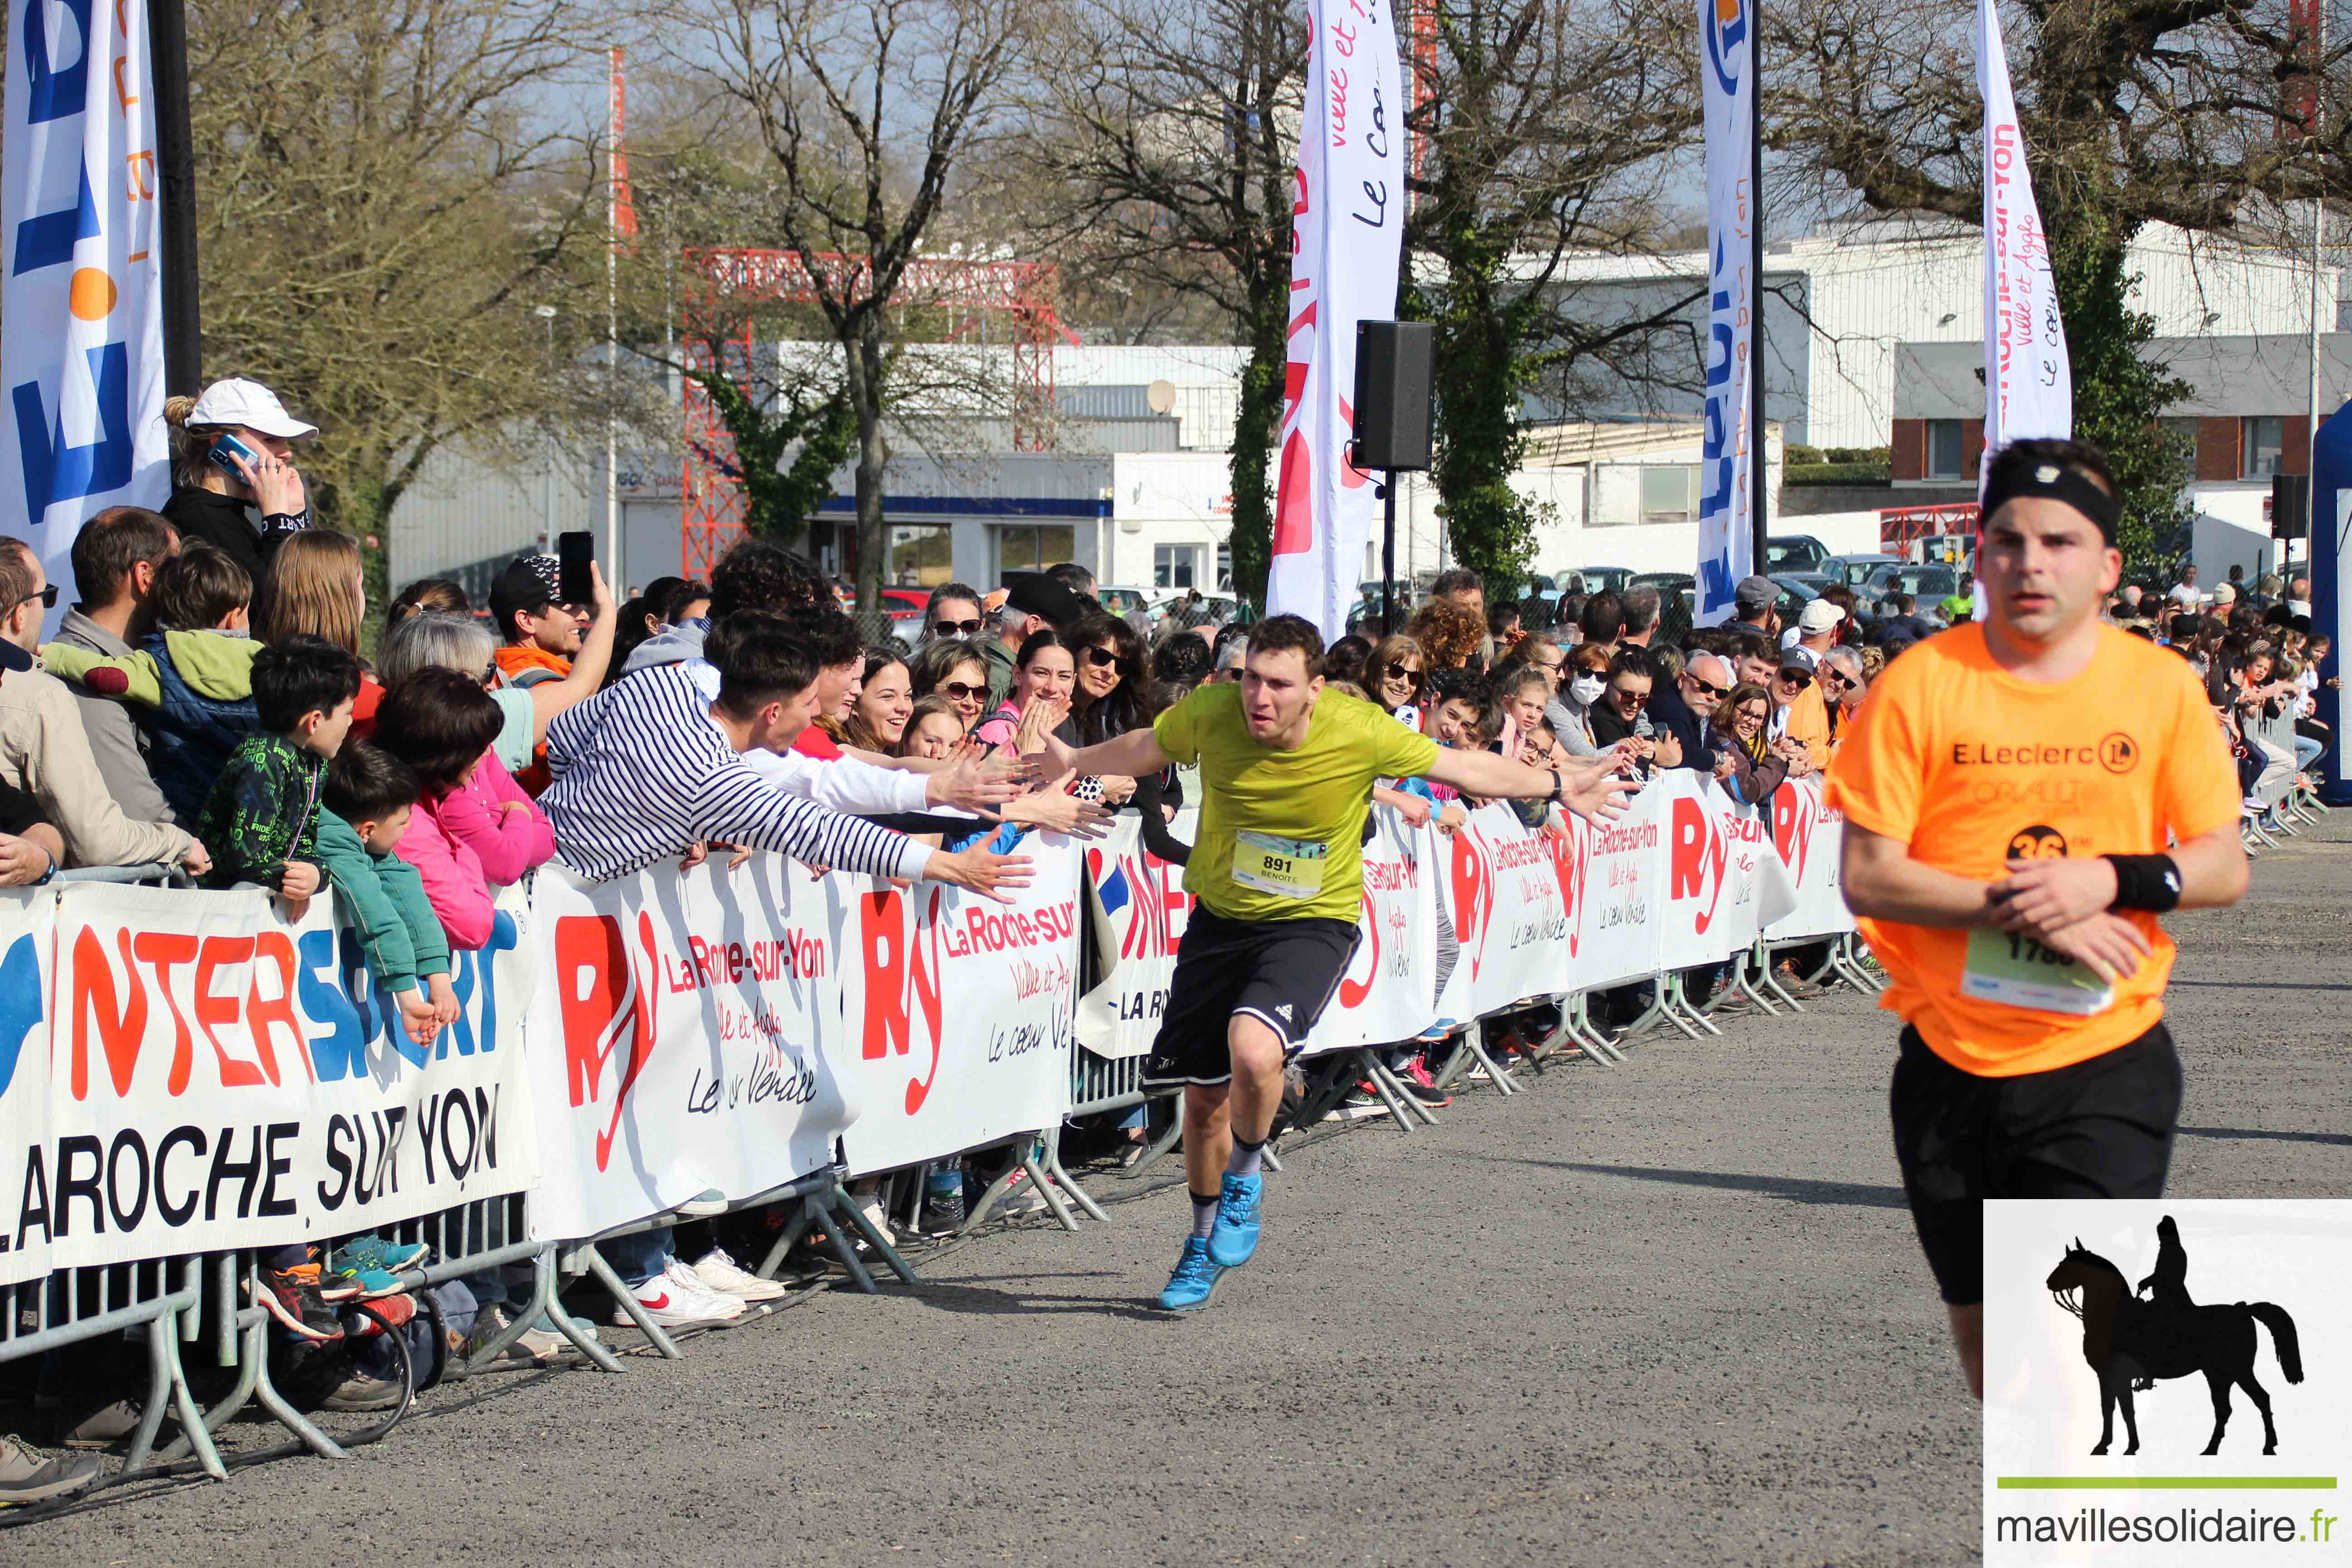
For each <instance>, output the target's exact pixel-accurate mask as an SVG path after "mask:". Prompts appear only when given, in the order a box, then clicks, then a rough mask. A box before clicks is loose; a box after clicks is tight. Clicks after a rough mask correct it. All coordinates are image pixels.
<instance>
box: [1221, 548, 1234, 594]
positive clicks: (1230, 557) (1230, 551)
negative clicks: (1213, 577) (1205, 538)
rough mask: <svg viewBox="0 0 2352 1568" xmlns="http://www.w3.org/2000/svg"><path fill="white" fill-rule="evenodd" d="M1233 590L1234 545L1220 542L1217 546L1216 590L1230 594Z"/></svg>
mask: <svg viewBox="0 0 2352 1568" xmlns="http://www.w3.org/2000/svg"><path fill="white" fill-rule="evenodd" d="M1233 591H1234V547H1233V546H1232V545H1230V544H1220V545H1218V546H1217V592H1218V593H1220V594H1230V593H1232V592H1233Z"/></svg>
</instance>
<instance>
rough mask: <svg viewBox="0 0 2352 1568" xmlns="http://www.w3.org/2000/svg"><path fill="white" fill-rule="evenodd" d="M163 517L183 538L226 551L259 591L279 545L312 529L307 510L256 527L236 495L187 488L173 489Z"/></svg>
mask: <svg viewBox="0 0 2352 1568" xmlns="http://www.w3.org/2000/svg"><path fill="white" fill-rule="evenodd" d="M163 518H164V521H167V522H169V523H170V524H171V525H172V526H173V528H176V529H178V530H179V531H180V537H181V538H182V539H201V540H203V541H204V542H205V543H207V544H212V545H217V546H218V547H219V548H220V549H221V550H223V551H225V552H227V555H228V558H229V559H230V560H232V561H234V562H236V563H237V564H238V565H240V566H242V567H244V568H245V570H246V574H247V575H248V576H250V577H251V578H252V579H253V585H254V588H255V589H256V590H257V591H258V590H259V588H260V587H261V580H262V578H264V577H265V576H267V575H268V572H269V558H270V557H271V556H273V555H275V554H277V553H278V543H279V542H280V541H282V540H284V539H285V537H286V536H287V535H288V534H289V533H299V532H301V531H303V530H304V529H306V528H308V527H310V509H309V508H307V507H306V508H304V509H303V510H301V511H299V512H295V513H291V514H289V513H284V512H280V513H278V515H276V516H274V517H266V518H263V519H262V520H261V523H260V525H259V526H258V527H256V526H255V524H254V521H253V518H254V513H253V509H252V508H251V507H249V506H247V505H246V503H245V502H243V501H241V500H237V499H236V497H235V496H225V495H221V494H218V493H217V492H215V491H213V490H207V489H190V488H185V487H184V488H182V489H175V490H173V492H172V499H171V500H167V501H165V502H164V503H163Z"/></svg>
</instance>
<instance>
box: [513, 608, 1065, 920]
mask: <svg viewBox="0 0 2352 1568" xmlns="http://www.w3.org/2000/svg"><path fill="white" fill-rule="evenodd" d="M703 651H704V657H705V658H707V659H708V660H709V662H710V664H711V665H712V666H713V667H715V668H717V669H718V671H719V694H718V696H717V698H716V699H715V700H713V699H710V698H708V697H705V696H704V695H703V693H702V691H701V690H700V689H698V686H697V684H696V681H695V679H694V677H693V675H692V674H691V673H690V672H689V671H688V670H687V669H685V668H681V667H676V666H673V667H669V668H661V669H652V670H646V671H644V672H642V673H640V674H636V675H633V676H631V677H629V678H628V679H626V680H624V681H622V682H620V683H619V684H618V685H615V686H611V687H607V688H606V689H604V690H603V691H602V692H599V693H598V694H597V695H596V696H594V697H592V698H590V699H589V700H587V701H585V702H583V703H581V704H580V705H579V706H577V707H575V708H572V709H571V710H568V711H567V712H565V713H563V714H562V715H561V716H560V717H559V718H558V719H557V720H556V721H555V722H553V723H552V724H551V725H549V726H548V731H547V756H548V764H549V769H550V772H551V774H552V775H553V776H552V782H551V783H550V784H549V785H548V787H547V791H546V793H545V794H543V795H541V796H540V805H541V806H542V807H543V808H545V810H546V812H547V815H548V816H549V818H550V819H551V821H553V823H554V825H555V850H556V856H557V858H559V859H561V860H562V863H563V864H564V865H565V866H567V867H569V868H572V870H575V871H577V872H579V873H580V874H582V875H583V876H586V877H593V878H595V879H598V880H600V881H603V880H608V879H612V878H615V877H625V876H628V875H630V874H632V873H633V872H636V871H641V870H643V869H644V868H646V867H647V866H650V865H652V864H654V863H655V862H656V861H657V860H663V859H667V858H673V857H681V856H688V855H691V854H692V853H694V852H695V851H696V850H697V849H698V847H701V846H703V845H705V844H708V843H710V842H712V841H714V840H716V841H722V842H725V843H728V844H732V845H736V846H739V847H743V848H747V849H773V850H776V851H778V852H779V853H781V854H786V855H790V856H792V857H793V858H795V859H799V860H803V861H806V862H808V863H809V864H811V865H817V866H826V867H831V868H835V869H837V870H844V871H857V872H865V873H868V874H871V875H874V876H880V877H898V878H904V879H916V878H928V879H930V880H932V881H936V882H946V883H949V884H950V885H951V886H954V887H959V888H964V889H970V890H971V891H973V892H977V893H982V894H984V895H986V896H987V897H989V898H992V899H995V900H998V901H999V902H1007V901H1010V900H1008V899H1007V898H1006V897H1005V895H1004V893H1003V892H1001V891H1000V890H999V889H1013V888H1019V887H1024V886H1026V885H1027V883H1028V881H1029V879H1030V869H1029V858H1028V857H1027V856H1025V855H1012V856H1008V855H992V854H990V853H989V852H988V851H987V849H986V848H985V847H982V845H978V844H975V845H974V846H972V847H970V848H967V849H964V850H962V851H961V852H959V853H956V854H952V855H950V854H948V853H946V852H944V851H942V850H938V849H932V848H929V847H926V846H924V845H922V844H919V843H918V842H916V841H915V840H914V839H911V838H908V837H906V836H905V835H904V834H900V833H894V832H892V831H890V830H889V829H888V828H885V827H877V826H874V825H873V824H871V823H867V822H862V821H860V820H858V819H857V818H856V817H854V816H843V815H841V814H840V813H838V812H835V811H829V810H827V809H825V808H824V806H821V805H817V804H815V803H814V801H811V800H808V799H806V798H805V797H803V796H802V795H793V794H791V793H788V792H787V791H785V790H783V789H781V788H779V787H778V786H777V785H776V784H774V783H772V782H771V781H770V780H767V779H764V778H761V776H760V775H759V774H758V773H756V772H754V771H753V770H752V768H751V765H750V764H749V763H746V762H745V761H744V759H743V753H744V752H751V751H754V750H757V751H766V752H782V751H784V750H786V749H787V748H788V747H790V746H791V745H792V743H793V739H794V737H796V736H797V735H799V733H800V732H801V731H803V729H805V728H807V726H808V724H809V722H810V721H812V720H813V719H814V717H815V714H816V706H817V699H816V678H817V669H816V665H815V661H814V657H813V656H812V655H811V654H810V652H809V650H808V648H807V647H806V646H805V645H804V644H803V643H802V642H801V641H800V640H799V639H798V638H796V637H793V635H792V633H791V630H790V628H789V627H788V626H787V625H786V623H785V622H784V621H783V620H782V618H781V617H779V616H771V615H766V614H762V613H761V612H758V611H741V612H739V613H737V614H736V615H734V616H730V617H728V618H727V620H725V621H724V622H722V623H720V624H719V625H718V626H714V627H712V628H711V632H710V636H709V640H708V641H707V643H706V644H705V646H704V650H703Z"/></svg>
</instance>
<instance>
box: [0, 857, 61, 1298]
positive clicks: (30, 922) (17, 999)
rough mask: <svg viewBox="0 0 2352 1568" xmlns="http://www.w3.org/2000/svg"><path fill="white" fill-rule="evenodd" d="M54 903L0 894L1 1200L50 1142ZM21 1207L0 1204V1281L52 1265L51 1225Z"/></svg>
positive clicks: (43, 892) (29, 893)
mask: <svg viewBox="0 0 2352 1568" xmlns="http://www.w3.org/2000/svg"><path fill="white" fill-rule="evenodd" d="M57 910H58V900H57V896H56V895H55V894H54V893H51V892H49V891H47V889H25V888H10V889H5V891H0V1199H5V1200H16V1199H18V1198H21V1197H22V1196H23V1193H22V1191H21V1184H22V1183H23V1181H24V1179H25V1177H26V1173H27V1172H28V1170H29V1169H30V1167H31V1166H32V1164H33V1162H34V1161H36V1160H39V1161H41V1162H43V1165H42V1169H43V1173H44V1174H45V1175H46V1173H47V1153H46V1151H47V1149H48V1147H49V1097H48V1088H49V1084H48V1061H49V1017H48V1015H49V1008H48V1001H49V959H50V954H51V952H53V950H54V939H55V936H56V931H57ZM24 1217H25V1216H24V1212H23V1205H22V1204H21V1203H18V1202H16V1201H8V1202H7V1203H6V1205H5V1208H0V1227H5V1228H0V1285H13V1284H15V1283H16V1281H17V1280H20V1279H33V1278H35V1277H36V1276H37V1275H41V1274H45V1273H47V1271H48V1268H49V1228H50V1227H48V1226H31V1227H26V1226H23V1225H22V1224H21V1223H20V1222H21V1221H22V1219H23V1218H24Z"/></svg>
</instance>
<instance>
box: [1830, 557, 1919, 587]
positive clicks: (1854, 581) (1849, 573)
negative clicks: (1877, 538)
mask: <svg viewBox="0 0 2352 1568" xmlns="http://www.w3.org/2000/svg"><path fill="white" fill-rule="evenodd" d="M1902 564H1903V557H1901V556H1900V555H1832V556H1831V557H1830V559H1829V564H1828V565H1826V566H1824V567H1822V571H1824V572H1826V573H1828V574H1830V576H1831V577H1832V579H1833V580H1835V581H1837V582H1840V583H1843V584H1845V585H1846V586H1847V587H1849V588H1853V589H1855V590H1857V591H1859V590H1860V589H1861V587H1862V585H1863V584H1865V583H1867V582H1869V581H1870V577H1871V574H1872V573H1874V572H1875V571H1877V570H1878V569H1879V568H1880V567H1881V566H1900V565H1902Z"/></svg>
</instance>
